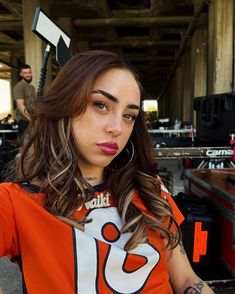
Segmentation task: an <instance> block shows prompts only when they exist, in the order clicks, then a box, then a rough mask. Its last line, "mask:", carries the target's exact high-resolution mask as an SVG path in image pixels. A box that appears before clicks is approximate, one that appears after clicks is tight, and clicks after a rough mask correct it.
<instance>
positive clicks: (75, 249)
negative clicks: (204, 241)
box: [0, 183, 183, 294]
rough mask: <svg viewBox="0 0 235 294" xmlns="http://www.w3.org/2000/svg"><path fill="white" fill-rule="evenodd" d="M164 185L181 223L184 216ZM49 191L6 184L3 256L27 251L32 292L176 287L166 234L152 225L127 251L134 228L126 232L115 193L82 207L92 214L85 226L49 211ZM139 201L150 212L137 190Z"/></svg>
mask: <svg viewBox="0 0 235 294" xmlns="http://www.w3.org/2000/svg"><path fill="white" fill-rule="evenodd" d="M162 188H163V190H162V197H165V198H167V199H168V201H169V202H170V204H171V206H172V210H173V213H174V215H175V217H176V219H177V222H178V223H179V224H180V223H181V222H182V221H183V216H182V214H181V213H180V211H179V210H178V208H177V207H176V205H175V204H174V201H173V200H172V198H171V196H170V195H169V194H168V193H167V192H166V191H164V187H163V186H162ZM43 197H44V195H43V194H39V193H31V192H29V191H27V190H25V189H24V188H22V187H21V186H19V185H18V184H15V183H3V184H1V185H0V256H8V257H9V258H12V257H14V256H17V255H19V254H20V255H21V258H22V268H23V274H24V280H25V284H26V288H27V292H28V293H29V294H31V293H33V294H36V293H43V294H47V293H48V294H49V293H50V294H51V293H56V294H60V293H63V294H65V293H66V294H70V293H71V294H72V293H79V294H80V293H81V294H83V293H84V294H93V293H94V294H97V293H100V294H106V293H107V294H108V293H128V294H129V293H148V294H153V293H154V294H155V293H164V294H168V293H172V289H171V286H170V283H169V276H168V273H167V262H166V258H167V256H166V253H167V252H166V250H165V249H164V245H163V240H162V239H161V238H160V236H159V234H158V233H153V232H151V231H149V236H148V242H147V243H144V244H139V245H138V246H137V247H136V248H135V249H133V250H130V251H129V252H126V251H125V250H124V249H123V248H124V245H125V243H126V241H127V240H128V239H129V237H130V235H131V233H125V234H122V233H121V227H122V225H123V224H122V220H121V218H120V216H119V214H118V213H117V209H116V207H115V206H114V200H113V198H112V196H111V195H110V194H108V193H106V192H105V191H103V193H99V192H97V193H96V199H94V200H93V201H90V202H88V203H86V205H85V207H84V208H83V209H81V210H79V211H77V212H76V214H75V215H74V217H77V216H82V215H86V216H87V218H88V219H92V222H90V223H87V224H86V225H85V228H84V232H83V231H80V230H78V229H75V228H73V227H71V226H69V225H67V224H65V223H63V222H61V221H60V220H58V219H57V218H56V217H54V216H53V215H51V214H50V213H48V212H47V211H46V210H45V209H44V208H43V206H42V204H43ZM133 204H134V205H135V206H136V207H137V208H138V209H140V210H143V211H144V212H147V210H146V208H145V206H144V204H143V203H142V201H141V199H140V197H139V196H138V193H137V192H136V194H135V195H134V198H133ZM172 229H174V228H172Z"/></svg>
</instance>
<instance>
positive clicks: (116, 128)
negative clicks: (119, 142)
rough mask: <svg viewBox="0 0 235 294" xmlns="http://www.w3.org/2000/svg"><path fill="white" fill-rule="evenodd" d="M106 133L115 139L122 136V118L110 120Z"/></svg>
mask: <svg viewBox="0 0 235 294" xmlns="http://www.w3.org/2000/svg"><path fill="white" fill-rule="evenodd" d="M106 132H107V133H109V134H111V135H112V136H115V137H116V136H120V135H121V134H122V118H119V117H112V118H110V119H109V121H108V123H107V126H106Z"/></svg>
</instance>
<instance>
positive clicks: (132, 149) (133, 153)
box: [107, 139, 135, 172]
mask: <svg viewBox="0 0 235 294" xmlns="http://www.w3.org/2000/svg"><path fill="white" fill-rule="evenodd" d="M129 142H130V144H131V156H130V159H129V161H128V162H127V164H125V165H124V166H123V167H121V168H120V169H112V168H110V167H107V169H108V170H110V171H112V172H120V171H122V170H123V169H125V168H126V167H128V166H129V165H130V163H131V162H132V160H133V158H134V155H135V147H134V144H133V142H132V141H131V139H129ZM126 146H127V145H126ZM125 149H126V150H127V152H128V153H130V150H129V149H128V148H127V147H126V148H125Z"/></svg>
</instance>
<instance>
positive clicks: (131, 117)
mask: <svg viewBox="0 0 235 294" xmlns="http://www.w3.org/2000/svg"><path fill="white" fill-rule="evenodd" d="M93 106H94V107H95V108H96V109H97V110H98V111H100V112H101V113H107V112H108V111H109V106H108V105H107V104H106V103H104V102H100V101H94V102H93ZM123 117H124V118H125V119H126V120H127V121H128V122H134V121H135V120H136V117H137V115H135V114H132V113H125V114H124V115H123Z"/></svg>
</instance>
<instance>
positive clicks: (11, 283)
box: [0, 257, 22, 294]
mask: <svg viewBox="0 0 235 294" xmlns="http://www.w3.org/2000/svg"><path fill="white" fill-rule="evenodd" d="M0 286H1V287H2V290H3V293H4V294H21V293H22V287H21V273H20V271H19V269H18V266H16V265H14V264H12V262H10V261H9V259H8V258H6V257H3V258H1V259H0Z"/></svg>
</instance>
